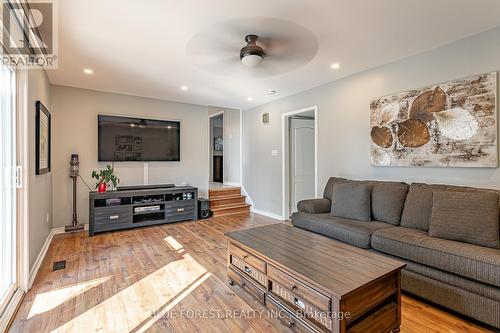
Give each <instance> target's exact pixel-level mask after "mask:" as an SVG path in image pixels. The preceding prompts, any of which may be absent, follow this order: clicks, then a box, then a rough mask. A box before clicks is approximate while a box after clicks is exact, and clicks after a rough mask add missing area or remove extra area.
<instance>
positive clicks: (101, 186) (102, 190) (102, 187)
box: [97, 183, 108, 193]
mask: <svg viewBox="0 0 500 333" xmlns="http://www.w3.org/2000/svg"><path fill="white" fill-rule="evenodd" d="M107 187H108V186H107V185H106V184H105V183H100V184H99V186H98V187H97V192H99V193H105V192H106V190H107Z"/></svg>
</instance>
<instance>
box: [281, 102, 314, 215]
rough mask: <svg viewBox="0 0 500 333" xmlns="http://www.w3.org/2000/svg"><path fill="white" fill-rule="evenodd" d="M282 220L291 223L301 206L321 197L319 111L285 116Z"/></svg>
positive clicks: (308, 110) (310, 109) (306, 109)
mask: <svg viewBox="0 0 500 333" xmlns="http://www.w3.org/2000/svg"><path fill="white" fill-rule="evenodd" d="M282 120H283V121H282V124H283V129H282V146H283V154H282V156H283V161H282V169H283V188H282V203H283V206H282V216H283V219H284V220H288V219H289V218H290V216H291V215H292V214H293V213H294V212H296V211H297V203H298V202H299V201H301V200H304V199H312V198H316V197H317V194H318V154H317V151H318V149H317V146H318V116H317V107H316V106H314V107H309V108H305V109H301V110H297V111H293V112H288V113H284V114H283V119H282Z"/></svg>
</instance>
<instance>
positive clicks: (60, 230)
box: [52, 223, 89, 235]
mask: <svg viewBox="0 0 500 333" xmlns="http://www.w3.org/2000/svg"><path fill="white" fill-rule="evenodd" d="M83 230H89V224H88V223H85V224H84V225H83ZM52 231H53V232H54V235H59V234H64V232H65V231H64V227H59V228H54V229H52Z"/></svg>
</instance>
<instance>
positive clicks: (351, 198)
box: [331, 183, 372, 221]
mask: <svg viewBox="0 0 500 333" xmlns="http://www.w3.org/2000/svg"><path fill="white" fill-rule="evenodd" d="M331 215H332V216H335V217H342V218H347V219H354V220H359V221H370V220H371V216H372V213H371V186H369V185H367V184H362V183H337V184H335V185H333V200H332V211H331Z"/></svg>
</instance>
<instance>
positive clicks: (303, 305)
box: [293, 297, 306, 310]
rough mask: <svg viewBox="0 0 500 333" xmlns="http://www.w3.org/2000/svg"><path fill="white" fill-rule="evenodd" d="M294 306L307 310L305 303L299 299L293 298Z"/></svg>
mask: <svg viewBox="0 0 500 333" xmlns="http://www.w3.org/2000/svg"><path fill="white" fill-rule="evenodd" d="M293 304H295V305H296V306H297V307H299V308H301V309H302V310H305V309H306V304H305V303H304V301H302V300H300V299H298V298H297V297H294V298H293Z"/></svg>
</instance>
